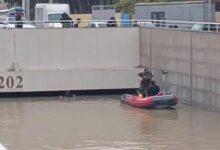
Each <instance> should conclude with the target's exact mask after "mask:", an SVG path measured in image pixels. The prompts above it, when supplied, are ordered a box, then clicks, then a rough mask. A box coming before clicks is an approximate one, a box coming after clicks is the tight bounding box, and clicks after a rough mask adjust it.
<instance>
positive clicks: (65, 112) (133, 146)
mask: <svg viewBox="0 0 220 150" xmlns="http://www.w3.org/2000/svg"><path fill="white" fill-rule="evenodd" d="M219 141H220V115H219V113H216V112H211V111H206V110H202V109H198V108H193V107H190V106H186V105H182V104H178V105H177V106H175V107H174V108H173V109H156V110H147V109H139V108H134V107H131V106H128V105H126V104H121V103H120V96H119V95H115V96H81V97H75V98H64V97H62V98H61V97H49V98H14V99H12V98H10V99H1V101H0V143H1V144H2V145H3V146H4V147H6V148H7V150H73V149H74V150H98V149H102V150H142V149H143V150H146V149H147V150H176V149H179V150H207V149H209V150H219V149H220V143H219Z"/></svg>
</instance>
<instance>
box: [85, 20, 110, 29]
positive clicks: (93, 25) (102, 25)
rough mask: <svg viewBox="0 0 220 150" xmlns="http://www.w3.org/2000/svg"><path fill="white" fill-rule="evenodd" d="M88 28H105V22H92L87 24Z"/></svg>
mask: <svg viewBox="0 0 220 150" xmlns="http://www.w3.org/2000/svg"><path fill="white" fill-rule="evenodd" d="M88 27H90V28H106V27H107V22H100V21H92V22H89V26H88Z"/></svg>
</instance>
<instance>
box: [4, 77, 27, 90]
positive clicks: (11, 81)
mask: <svg viewBox="0 0 220 150" xmlns="http://www.w3.org/2000/svg"><path fill="white" fill-rule="evenodd" d="M4 88H9V89H11V88H23V78H22V76H16V77H12V76H8V77H3V76H0V89H4Z"/></svg>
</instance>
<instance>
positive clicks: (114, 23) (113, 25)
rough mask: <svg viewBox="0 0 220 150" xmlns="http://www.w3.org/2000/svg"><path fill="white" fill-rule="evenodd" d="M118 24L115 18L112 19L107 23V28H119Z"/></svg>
mask: <svg viewBox="0 0 220 150" xmlns="http://www.w3.org/2000/svg"><path fill="white" fill-rule="evenodd" d="M117 26H118V25H117V23H116V20H115V17H111V18H110V20H109V21H108V22H107V27H117Z"/></svg>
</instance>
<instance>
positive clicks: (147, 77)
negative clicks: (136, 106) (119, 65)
mask: <svg viewBox="0 0 220 150" xmlns="http://www.w3.org/2000/svg"><path fill="white" fill-rule="evenodd" d="M138 76H139V77H141V83H140V88H139V89H138V90H137V93H138V94H139V95H141V96H142V97H146V96H147V93H148V92H147V91H148V88H149V87H150V85H151V80H152V78H153V74H152V73H151V72H150V71H149V70H148V69H147V68H145V69H144V72H141V73H138Z"/></svg>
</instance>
